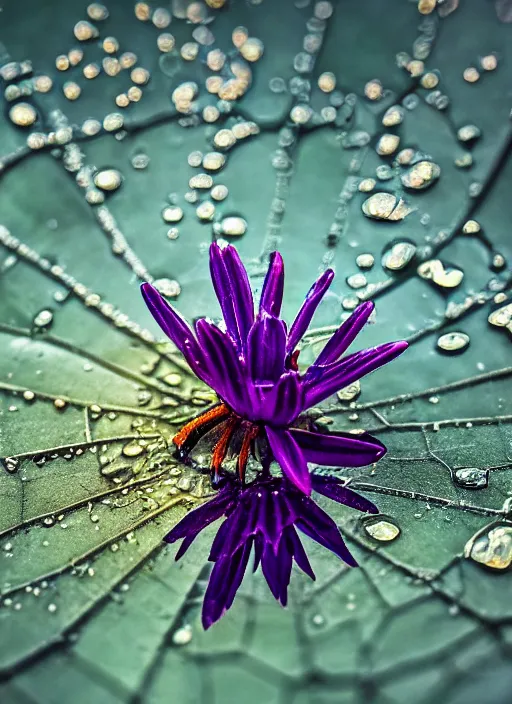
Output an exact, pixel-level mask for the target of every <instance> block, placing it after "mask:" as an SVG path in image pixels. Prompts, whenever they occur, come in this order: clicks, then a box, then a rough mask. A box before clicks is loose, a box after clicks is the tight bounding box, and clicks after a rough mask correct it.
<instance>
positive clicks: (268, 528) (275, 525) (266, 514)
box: [257, 491, 290, 551]
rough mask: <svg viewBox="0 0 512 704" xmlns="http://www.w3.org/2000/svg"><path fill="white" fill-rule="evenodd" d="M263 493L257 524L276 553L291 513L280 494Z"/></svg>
mask: <svg viewBox="0 0 512 704" xmlns="http://www.w3.org/2000/svg"><path fill="white" fill-rule="evenodd" d="M261 493H262V496H261V499H260V501H259V512H258V523H257V525H258V532H259V533H261V534H262V535H263V536H264V537H265V540H266V541H267V542H268V543H270V544H271V545H272V547H273V548H274V551H277V547H278V545H279V541H280V539H281V536H282V534H283V530H284V528H285V526H286V525H287V523H288V522H289V519H290V513H289V511H288V509H287V506H286V502H285V501H282V500H280V495H279V493H278V494H277V495H274V494H273V493H272V492H269V491H264V492H261Z"/></svg>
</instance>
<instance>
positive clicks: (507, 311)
mask: <svg viewBox="0 0 512 704" xmlns="http://www.w3.org/2000/svg"><path fill="white" fill-rule="evenodd" d="M487 320H488V321H489V323H490V324H491V325H494V326H496V327H498V328H504V327H507V326H508V325H509V324H510V322H511V321H512V303H509V304H508V305H506V306H502V307H501V308H498V309H497V310H495V311H493V312H492V313H491V314H490V315H489V317H488V318H487Z"/></svg>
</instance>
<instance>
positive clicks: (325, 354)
mask: <svg viewBox="0 0 512 704" xmlns="http://www.w3.org/2000/svg"><path fill="white" fill-rule="evenodd" d="M374 308H375V305H374V304H373V302H372V301H366V303H363V304H362V305H360V306H358V307H357V308H356V309H355V311H354V312H353V313H352V315H351V316H350V317H349V318H348V319H347V320H345V322H344V323H343V325H341V327H339V328H338V330H336V332H335V333H334V335H333V336H332V337H331V339H330V340H329V342H328V343H327V344H326V345H325V347H324V349H323V350H322V351H321V352H320V354H319V355H318V357H317V359H316V360H315V362H314V365H315V366H316V365H319V364H332V363H333V362H336V361H337V360H338V359H339V358H340V357H341V355H342V354H343V353H344V352H346V351H347V349H348V348H349V346H350V345H351V344H352V342H353V341H354V340H355V339H356V337H357V335H359V333H360V332H361V330H362V329H363V327H364V326H365V325H366V323H367V322H368V318H369V317H370V315H371V314H372V312H373V309H374Z"/></svg>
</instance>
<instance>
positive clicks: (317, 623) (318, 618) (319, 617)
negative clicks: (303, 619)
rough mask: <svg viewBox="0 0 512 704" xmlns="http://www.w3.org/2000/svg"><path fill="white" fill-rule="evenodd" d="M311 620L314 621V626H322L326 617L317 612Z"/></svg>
mask: <svg viewBox="0 0 512 704" xmlns="http://www.w3.org/2000/svg"><path fill="white" fill-rule="evenodd" d="M311 622H312V624H313V626H317V627H320V626H323V625H324V623H325V618H324V617H323V616H322V614H315V615H314V616H313V617H312V619H311Z"/></svg>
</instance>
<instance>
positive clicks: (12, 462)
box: [0, 457, 20, 474]
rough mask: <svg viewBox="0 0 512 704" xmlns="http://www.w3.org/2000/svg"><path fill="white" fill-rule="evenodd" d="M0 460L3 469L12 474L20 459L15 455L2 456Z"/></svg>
mask: <svg viewBox="0 0 512 704" xmlns="http://www.w3.org/2000/svg"><path fill="white" fill-rule="evenodd" d="M0 462H1V464H2V466H3V468H4V469H5V471H6V472H9V474H14V473H15V472H17V471H18V469H19V467H20V461H19V459H17V458H16V457H2V458H0Z"/></svg>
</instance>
